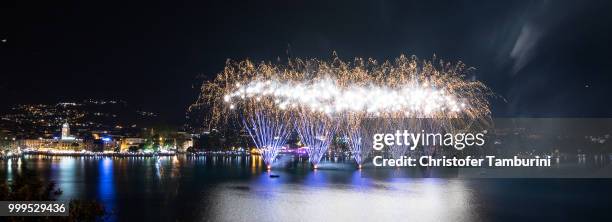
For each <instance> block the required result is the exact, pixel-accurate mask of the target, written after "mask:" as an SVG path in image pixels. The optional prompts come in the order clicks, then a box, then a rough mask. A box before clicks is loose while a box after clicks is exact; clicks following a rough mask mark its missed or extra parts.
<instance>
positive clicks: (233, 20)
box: [0, 0, 612, 124]
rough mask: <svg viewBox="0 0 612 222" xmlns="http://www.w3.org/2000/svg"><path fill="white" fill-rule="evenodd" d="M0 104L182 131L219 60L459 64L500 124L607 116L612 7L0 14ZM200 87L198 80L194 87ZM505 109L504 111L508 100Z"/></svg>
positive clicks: (22, 5) (268, 7)
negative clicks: (96, 102)
mask: <svg viewBox="0 0 612 222" xmlns="http://www.w3.org/2000/svg"><path fill="white" fill-rule="evenodd" d="M0 5H2V11H1V12H0V40H1V42H0V76H1V79H2V81H1V82H0V101H1V104H2V105H0V106H2V108H7V107H10V106H11V105H13V104H17V103H39V102H45V103H47V102H59V101H71V100H80V99H85V98H101V99H115V98H116V99H123V100H126V101H128V103H130V104H133V105H135V106H140V107H142V108H145V109H147V110H150V111H155V112H159V113H160V114H161V116H162V117H163V118H164V119H165V120H167V121H169V122H171V123H177V124H180V123H182V121H183V118H184V112H185V109H186V107H187V106H188V105H189V104H190V103H191V102H192V101H193V100H195V98H196V97H197V95H198V92H199V86H200V84H201V82H202V78H210V77H211V76H214V75H215V74H216V73H217V72H219V71H220V70H221V69H222V68H223V66H224V63H225V60H226V59H228V58H231V59H245V58H250V59H253V60H257V61H259V60H276V59H277V58H278V57H280V58H287V57H288V56H292V57H318V58H329V57H330V56H331V54H332V51H334V50H335V51H337V52H338V55H339V56H340V57H341V58H343V59H347V60H348V59H352V58H353V57H355V56H358V57H373V58H375V59H379V60H384V59H392V58H394V57H397V56H398V55H400V54H402V53H403V54H407V55H417V56H418V57H420V58H423V59H427V58H431V57H432V56H433V55H434V54H435V55H436V56H437V57H438V58H442V59H444V60H448V61H459V60H460V61H463V62H465V63H466V64H468V65H470V66H473V67H475V68H476V70H475V71H474V72H473V75H474V76H473V77H474V78H476V79H478V80H481V81H483V82H485V83H486V84H487V85H488V86H490V87H491V88H492V89H493V91H495V92H496V93H497V94H498V95H499V96H500V98H498V99H492V103H493V107H492V108H493V115H494V116H496V117H517V116H537V117H611V116H612V105H611V102H612V99H610V97H609V96H610V95H612V89H611V88H612V87H610V86H612V77H611V75H610V74H611V73H610V69H611V68H612V66H610V64H611V62H610V55H609V53H610V52H612V47H611V45H610V40H612V2H611V1H575V0H571V1H503V2H502V1H420V2H416V1H397V2H394V1H363V2H359V1H334V3H328V2H327V1H321V2H317V1H312V0H309V1H243V2H238V1H236V2H234V1H216V2H204V1H195V2H194V3H177V2H175V1H172V2H168V3H165V4H160V3H152V2H144V3H139V4H135V3H133V4H128V3H127V1H125V2H120V3H118V4H111V3H109V2H108V1H74V2H68V1H39V2H34V1H9V2H3V3H0ZM198 76H200V77H198ZM504 100H505V101H504Z"/></svg>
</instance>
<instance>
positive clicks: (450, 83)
mask: <svg viewBox="0 0 612 222" xmlns="http://www.w3.org/2000/svg"><path fill="white" fill-rule="evenodd" d="M467 71H469V69H467V68H466V67H465V65H464V64H463V63H455V64H452V63H445V62H443V61H440V60H436V59H435V58H434V59H432V60H425V61H421V60H418V59H417V58H416V57H414V56H413V57H406V56H400V57H399V58H396V59H395V60H394V61H392V62H384V63H381V64H380V63H378V62H377V61H375V60H373V59H369V60H364V59H360V58H356V59H355V60H354V61H353V62H345V61H342V60H340V59H339V58H338V57H337V56H334V58H332V59H331V60H330V61H320V60H317V59H305V60H303V59H290V60H289V61H288V62H287V64H285V65H277V64H272V63H263V62H262V63H260V64H254V63H252V62H251V61H248V60H245V61H240V62H231V61H228V62H227V64H226V67H225V69H224V70H223V72H221V73H219V74H218V76H217V77H216V78H215V79H214V80H213V81H211V82H207V83H205V84H204V86H203V91H202V95H201V97H200V99H199V100H198V102H199V103H206V104H208V105H210V107H211V108H212V120H213V121H211V122H218V121H219V120H221V119H225V118H226V117H227V115H226V114H227V113H237V114H239V115H240V116H241V118H242V119H243V123H244V126H245V127H246V128H247V131H248V132H249V134H250V135H251V137H252V138H253V141H254V143H255V145H256V146H257V148H258V149H260V151H262V153H265V154H266V153H267V154H269V155H268V156H266V155H264V160H265V161H266V164H267V165H268V166H270V164H271V162H272V161H273V160H274V158H275V157H276V153H278V152H277V151H274V150H278V149H279V147H280V146H282V145H284V142H286V140H287V136H288V135H289V134H290V132H291V131H292V130H293V129H295V130H296V131H297V132H298V134H299V135H300V139H301V141H302V142H303V143H304V144H305V145H306V146H308V152H309V157H310V161H311V163H312V164H313V166H315V167H316V165H317V163H318V162H319V160H320V159H321V157H322V155H323V154H324V153H325V151H326V150H327V148H328V147H329V146H330V145H331V141H332V139H333V138H334V136H346V137H347V138H348V146H349V148H350V149H351V151H352V154H353V156H354V157H355V160H356V161H357V163H358V164H360V165H361V164H362V163H363V161H364V159H365V158H367V156H368V155H369V153H370V151H371V144H370V145H368V142H367V141H368V138H366V134H367V133H368V132H369V131H373V130H382V131H385V130H386V128H389V127H392V128H394V127H395V128H396V127H404V128H406V129H407V128H410V129H412V128H415V129H416V128H419V127H420V128H422V127H427V128H428V129H436V130H444V131H452V130H455V129H458V128H461V127H463V126H465V125H466V123H468V124H471V123H473V122H480V121H483V120H487V119H488V118H489V117H490V110H489V103H488V100H487V97H488V96H490V95H491V92H490V91H489V89H488V88H487V87H486V86H485V85H484V84H483V83H481V82H479V81H470V80H467V79H466V76H465V75H466V73H467ZM372 118H380V119H385V120H387V121H386V123H376V124H373V123H372V122H373V121H370V119H372ZM419 119H429V120H432V121H426V123H427V124H423V123H420V121H414V120H419ZM368 124H369V125H368ZM462 125H463V126H462ZM382 131H380V132H382ZM339 132H340V133H339ZM336 134H338V135H336ZM370 142H371V141H370ZM390 149H391V153H392V155H393V156H397V155H403V154H404V153H405V150H403V148H397V149H394V148H393V147H391V148H390ZM398 149H401V150H398Z"/></svg>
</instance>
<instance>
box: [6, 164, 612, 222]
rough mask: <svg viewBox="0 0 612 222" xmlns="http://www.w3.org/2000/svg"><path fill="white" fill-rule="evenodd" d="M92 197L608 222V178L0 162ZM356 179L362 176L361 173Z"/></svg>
mask: <svg viewBox="0 0 612 222" xmlns="http://www.w3.org/2000/svg"><path fill="white" fill-rule="evenodd" d="M0 162H1V163H2V164H1V165H0V176H1V177H0V179H5V180H10V179H11V178H12V176H14V175H16V174H19V173H22V172H23V171H24V170H25V169H28V170H33V171H35V172H36V173H37V174H38V175H39V176H41V177H42V178H43V179H45V180H52V181H55V182H57V184H58V185H59V187H60V188H61V189H62V190H63V194H62V195H61V197H60V199H97V200H99V201H101V202H103V203H104V204H105V206H106V207H107V208H108V209H111V210H112V211H113V212H114V213H113V215H112V216H111V217H110V218H109V220H120V221H128V220H130V221H492V220H495V221H500V220H502V221H517V220H520V221H525V220H527V221H536V220H545V221H568V220H572V221H593V220H597V221H610V220H611V219H612V180H610V179H435V178H433V179H432V178H425V179H423V178H419V179H415V178H412V179H411V178H384V177H383V178H378V177H377V178H376V179H372V178H364V177H362V173H363V171H359V170H356V169H355V168H354V166H353V165H352V164H351V163H350V162H346V163H342V161H339V163H327V164H323V166H327V167H323V168H327V169H319V170H316V171H312V170H310V168H309V166H308V164H307V163H306V162H305V161H300V160H299V159H297V160H296V159H290V158H289V159H287V158H285V159H284V160H281V161H279V162H280V163H281V164H283V165H284V167H283V168H280V167H278V168H276V169H273V170H272V171H271V173H272V174H276V175H280V177H278V178H271V177H269V174H270V173H269V172H266V171H264V170H263V166H262V163H261V160H260V159H259V158H257V157H255V158H250V157H211V156H208V157H204V156H200V157H195V156H177V157H144V158H143V157H135V158H111V157H46V156H26V157H22V158H20V159H12V160H1V161H0ZM364 171H365V170H364Z"/></svg>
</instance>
